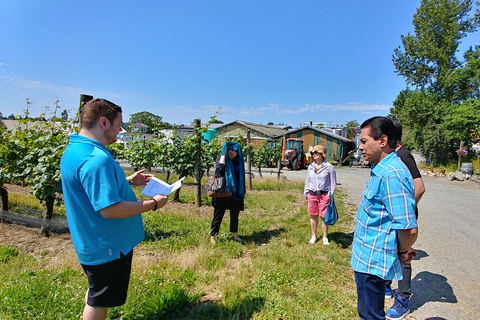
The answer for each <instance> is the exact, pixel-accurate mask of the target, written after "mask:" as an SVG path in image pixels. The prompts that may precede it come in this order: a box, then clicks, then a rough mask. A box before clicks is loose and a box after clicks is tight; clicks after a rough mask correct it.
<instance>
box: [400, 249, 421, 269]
mask: <svg viewBox="0 0 480 320" xmlns="http://www.w3.org/2000/svg"><path fill="white" fill-rule="evenodd" d="M417 256H418V252H417V251H416V250H415V249H413V248H412V247H410V249H408V250H407V252H406V253H403V254H400V253H399V254H398V258H399V259H400V262H401V263H402V264H403V265H405V266H408V265H409V264H410V262H411V261H412V260H413V259H414V258H415V257H417Z"/></svg>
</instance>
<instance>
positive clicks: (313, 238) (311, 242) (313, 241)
mask: <svg viewBox="0 0 480 320" xmlns="http://www.w3.org/2000/svg"><path fill="white" fill-rule="evenodd" d="M315 242H317V237H315V236H312V238H311V239H310V241H308V243H310V244H315Z"/></svg>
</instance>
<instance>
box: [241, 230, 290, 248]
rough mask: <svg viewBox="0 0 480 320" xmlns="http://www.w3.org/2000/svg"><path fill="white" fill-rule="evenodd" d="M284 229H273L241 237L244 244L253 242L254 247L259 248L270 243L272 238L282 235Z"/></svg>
mask: <svg viewBox="0 0 480 320" xmlns="http://www.w3.org/2000/svg"><path fill="white" fill-rule="evenodd" d="M284 232H285V229H284V228H280V229H274V230H263V231H257V232H254V233H253V234H251V235H244V236H242V239H243V241H245V242H254V243H255V245H256V246H261V245H264V244H267V243H269V242H270V240H271V239H272V238H275V237H278V236H279V235H280V234H282V233H284Z"/></svg>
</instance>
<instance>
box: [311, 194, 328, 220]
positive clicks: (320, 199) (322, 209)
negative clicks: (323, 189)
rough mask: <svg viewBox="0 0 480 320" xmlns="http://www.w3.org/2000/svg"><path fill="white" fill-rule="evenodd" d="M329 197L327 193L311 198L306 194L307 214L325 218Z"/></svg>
mask: <svg viewBox="0 0 480 320" xmlns="http://www.w3.org/2000/svg"><path fill="white" fill-rule="evenodd" d="M328 200H329V195H328V193H325V194H319V195H316V196H313V195H311V194H308V193H307V201H308V214H309V215H311V216H320V217H322V218H325V214H326V213H327V206H328Z"/></svg>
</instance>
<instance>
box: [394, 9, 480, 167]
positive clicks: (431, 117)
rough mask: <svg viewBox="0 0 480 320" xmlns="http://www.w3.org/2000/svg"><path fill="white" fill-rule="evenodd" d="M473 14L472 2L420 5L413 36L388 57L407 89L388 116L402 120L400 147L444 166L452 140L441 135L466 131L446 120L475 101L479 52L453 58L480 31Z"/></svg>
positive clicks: (476, 49) (476, 15) (471, 50)
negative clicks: (468, 37)
mask: <svg viewBox="0 0 480 320" xmlns="http://www.w3.org/2000/svg"><path fill="white" fill-rule="evenodd" d="M471 9H472V1H471V0H422V1H421V4H420V7H419V8H418V9H417V11H416V13H415V14H414V17H413V22H412V23H413V26H414V34H410V33H408V34H407V35H406V36H402V37H401V41H402V46H401V47H398V48H396V49H395V51H394V54H393V57H392V60H393V64H394V66H395V72H396V73H397V74H399V75H401V76H402V77H404V78H405V81H406V83H407V85H408V86H409V87H407V89H405V90H402V91H401V92H400V93H399V95H398V96H397V98H396V100H395V101H394V107H393V108H392V109H391V110H390V114H391V116H395V117H397V118H398V119H400V120H401V121H402V124H403V127H404V128H405V130H404V132H405V135H404V136H405V137H404V139H403V140H404V143H406V144H407V145H408V146H409V147H416V148H419V149H421V150H422V151H423V153H424V154H425V156H426V157H427V158H431V159H432V160H434V161H441V162H446V161H447V160H448V158H447V157H446V155H452V153H451V152H450V151H449V150H451V149H452V148H453V144H454V141H452V140H447V138H446V136H445V134H444V130H447V127H448V128H450V129H449V130H460V131H461V130H464V129H463V128H462V127H458V128H453V127H452V126H451V125H449V124H448V122H449V121H450V120H446V119H450V118H449V117H448V115H449V114H450V113H453V114H457V113H458V112H457V111H456V109H457V108H459V106H461V105H462V104H463V101H464V100H466V99H471V98H475V97H476V98H478V96H479V89H478V86H479V84H480V82H479V73H480V68H479V66H480V62H479V56H480V54H479V47H478V46H477V47H476V48H475V49H473V48H470V49H469V50H467V52H466V53H465V54H464V55H463V61H462V60H460V59H459V58H458V56H457V51H458V46H459V44H460V43H461V40H462V39H463V38H465V37H466V36H467V35H468V34H469V33H473V32H475V31H476V30H477V28H478V26H479V22H480V19H479V16H480V15H479V12H478V10H477V11H476V12H475V14H474V15H473V16H471V17H470V16H469V13H470V11H471ZM450 122H451V121H450ZM450 133H451V131H450ZM452 136H455V134H451V135H450V137H452Z"/></svg>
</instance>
